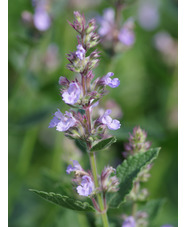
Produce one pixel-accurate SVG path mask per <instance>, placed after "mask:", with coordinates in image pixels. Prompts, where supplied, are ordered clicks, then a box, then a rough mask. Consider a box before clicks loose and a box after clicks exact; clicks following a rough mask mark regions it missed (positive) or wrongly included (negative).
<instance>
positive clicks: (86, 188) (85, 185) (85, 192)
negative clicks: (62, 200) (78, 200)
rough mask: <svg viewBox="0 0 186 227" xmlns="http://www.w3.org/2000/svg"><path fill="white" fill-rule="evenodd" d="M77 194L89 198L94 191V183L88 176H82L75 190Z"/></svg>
mask: <svg viewBox="0 0 186 227" xmlns="http://www.w3.org/2000/svg"><path fill="white" fill-rule="evenodd" d="M76 189H77V193H78V194H79V195H81V196H89V195H90V194H91V193H92V191H93V190H94V183H93V181H92V179H91V177H89V176H86V175H85V176H83V177H82V181H81V185H79V186H78V187H77V188H76Z"/></svg>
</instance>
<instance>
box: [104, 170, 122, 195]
mask: <svg viewBox="0 0 186 227" xmlns="http://www.w3.org/2000/svg"><path fill="white" fill-rule="evenodd" d="M113 173H114V174H116V169H114V168H113V167H111V166H107V167H105V168H104V169H103V171H102V173H101V185H102V190H103V191H104V192H116V191H118V190H119V187H118V185H119V180H118V178H117V177H116V176H115V175H114V176H111V175H112V174H113Z"/></svg>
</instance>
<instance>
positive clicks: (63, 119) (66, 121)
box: [49, 109, 76, 132]
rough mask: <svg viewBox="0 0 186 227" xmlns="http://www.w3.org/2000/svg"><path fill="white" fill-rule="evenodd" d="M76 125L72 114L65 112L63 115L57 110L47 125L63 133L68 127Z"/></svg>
mask: <svg viewBox="0 0 186 227" xmlns="http://www.w3.org/2000/svg"><path fill="white" fill-rule="evenodd" d="M75 124H76V120H75V118H74V117H73V115H72V113H70V112H67V111H66V112H65V114H64V115H63V114H62V113H61V111H60V110H59V109H58V110H57V112H55V114H54V118H53V119H52V120H51V122H50V124H49V128H54V127H56V130H57V131H60V132H63V131H67V130H68V129H69V128H70V127H73V126H74V125H75Z"/></svg>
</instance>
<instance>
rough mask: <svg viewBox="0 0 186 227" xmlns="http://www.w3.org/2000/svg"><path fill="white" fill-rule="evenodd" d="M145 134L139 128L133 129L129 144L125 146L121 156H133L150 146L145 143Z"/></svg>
mask: <svg viewBox="0 0 186 227" xmlns="http://www.w3.org/2000/svg"><path fill="white" fill-rule="evenodd" d="M146 138H147V133H146V132H145V130H142V129H141V128H140V127H139V126H138V127H135V128H134V129H133V134H130V137H129V143H126V144H125V150H126V152H124V153H123V155H124V156H125V157H126V156H128V155H129V154H130V155H134V154H135V153H137V152H145V151H147V150H148V149H149V148H150V146H151V142H149V141H146Z"/></svg>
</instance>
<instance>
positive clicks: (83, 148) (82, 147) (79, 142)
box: [75, 139, 88, 152]
mask: <svg viewBox="0 0 186 227" xmlns="http://www.w3.org/2000/svg"><path fill="white" fill-rule="evenodd" d="M75 144H76V146H77V147H78V148H79V149H80V150H81V151H83V152H87V150H88V149H87V144H86V143H85V141H83V140H80V139H75Z"/></svg>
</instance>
